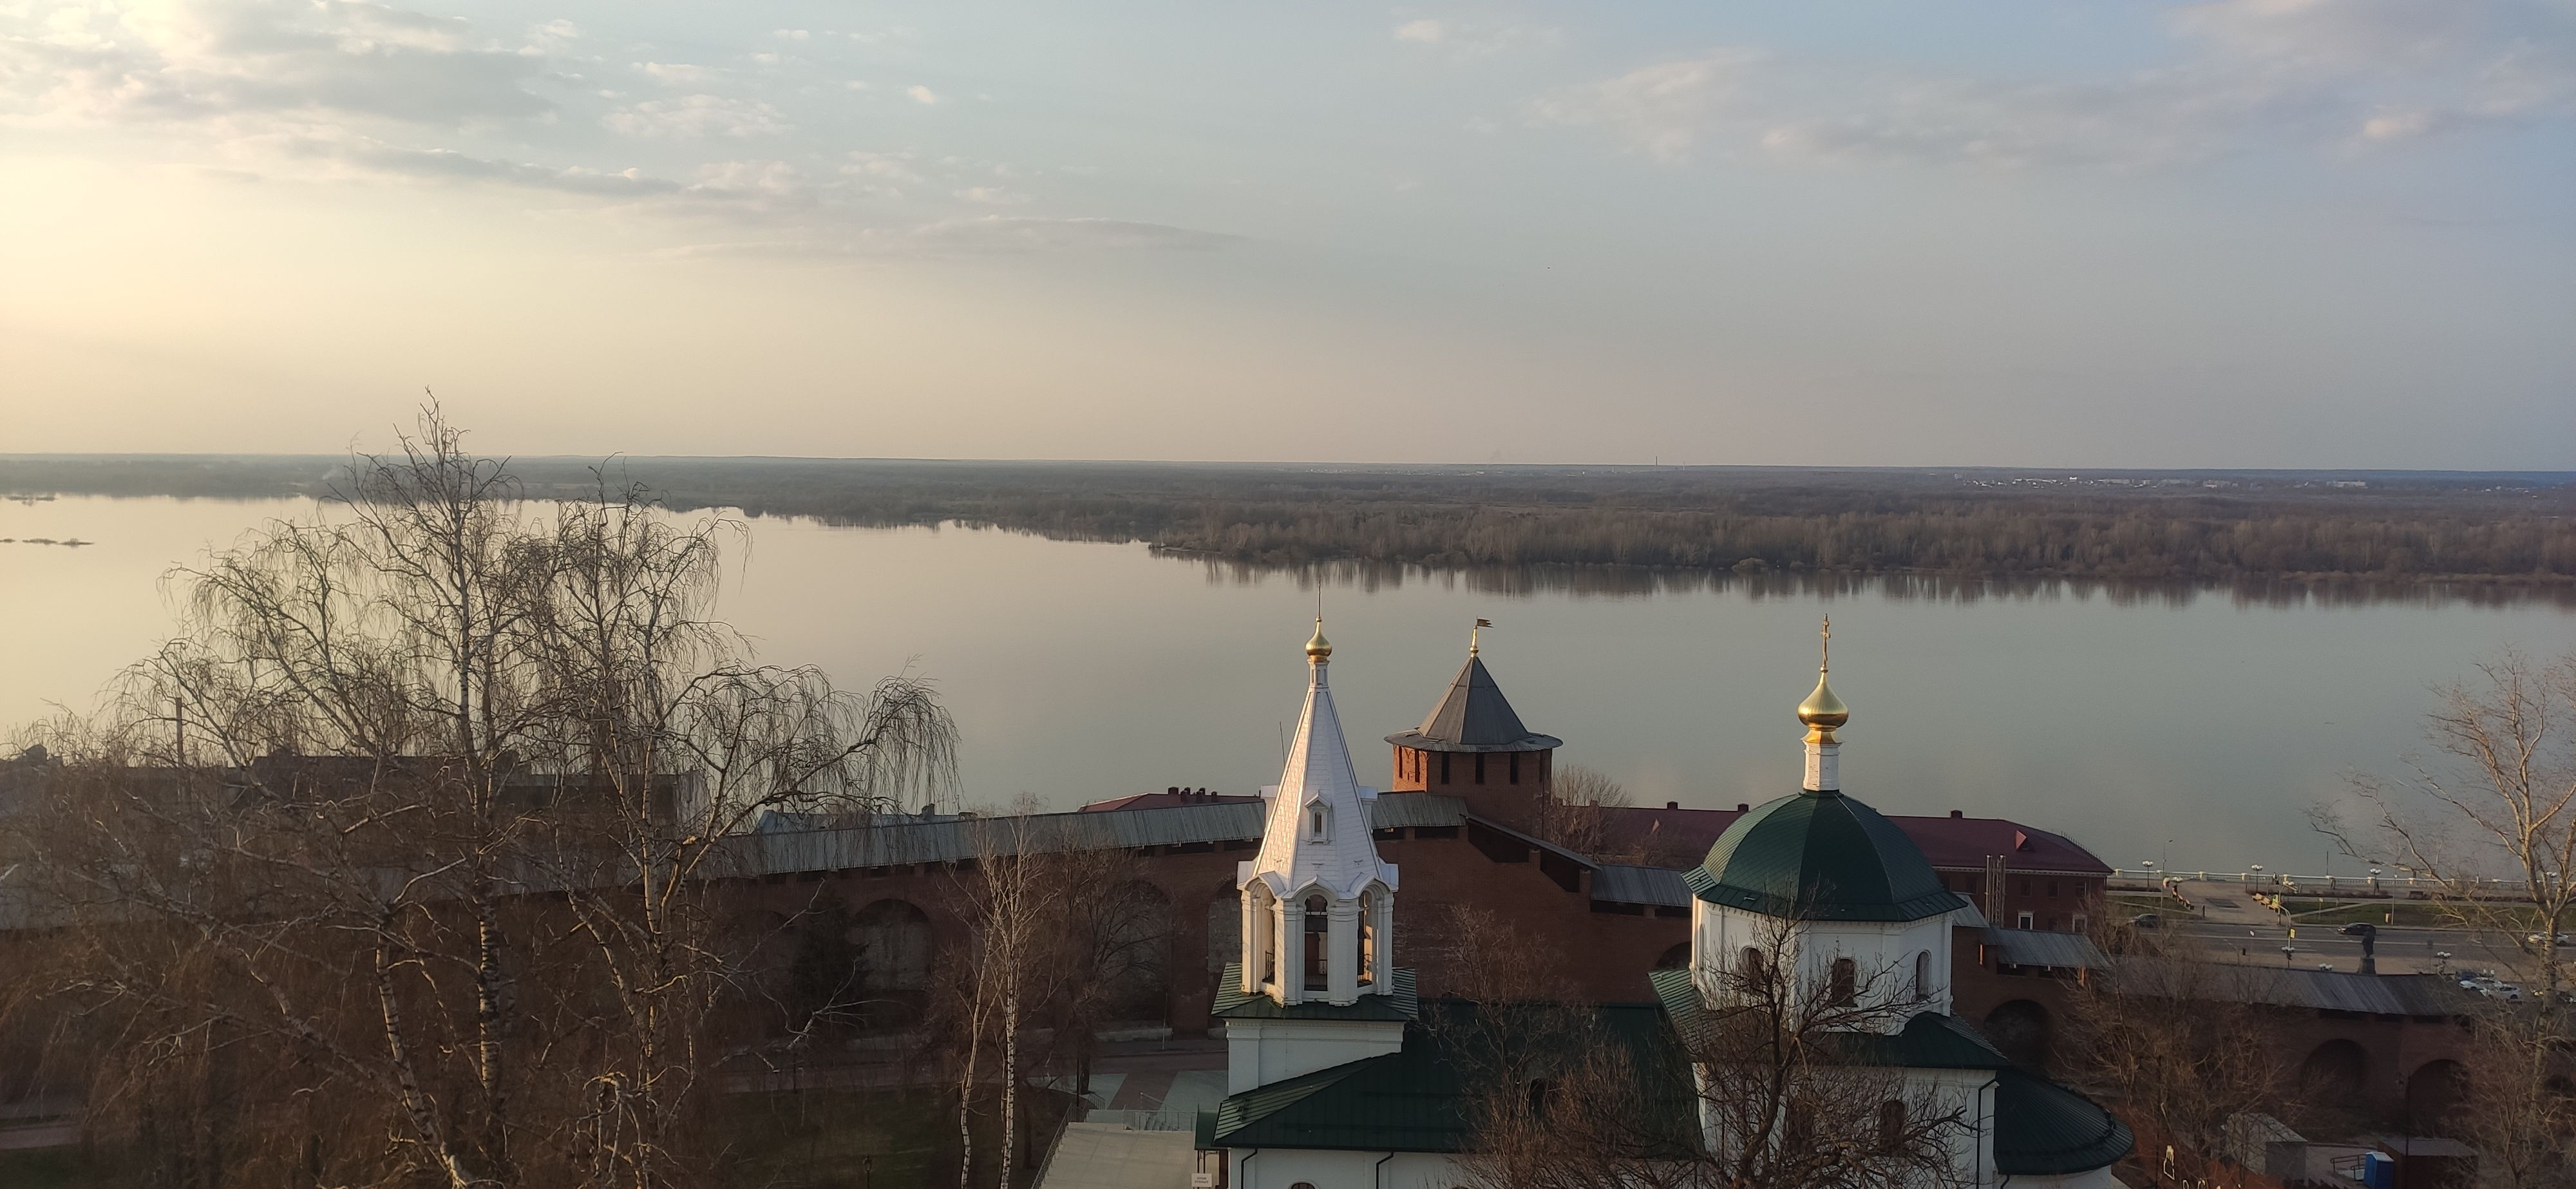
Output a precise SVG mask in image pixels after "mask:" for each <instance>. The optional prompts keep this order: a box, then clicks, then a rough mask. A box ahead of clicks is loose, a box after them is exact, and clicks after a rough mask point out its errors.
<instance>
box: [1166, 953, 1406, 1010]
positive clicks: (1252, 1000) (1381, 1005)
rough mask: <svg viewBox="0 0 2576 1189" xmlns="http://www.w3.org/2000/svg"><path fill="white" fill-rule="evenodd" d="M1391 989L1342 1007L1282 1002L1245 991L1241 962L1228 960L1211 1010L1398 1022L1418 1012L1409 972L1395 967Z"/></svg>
mask: <svg viewBox="0 0 2576 1189" xmlns="http://www.w3.org/2000/svg"><path fill="white" fill-rule="evenodd" d="M1392 981H1393V982H1394V984H1395V985H1394V987H1393V988H1392V989H1391V991H1392V993H1390V994H1385V995H1362V996H1360V997H1359V1002H1357V1003H1353V1004H1350V1005H1349V1006H1347V1007H1345V1006H1342V1005H1339V1004H1332V1003H1291V1004H1282V1003H1280V1002H1279V1001H1278V1000H1276V999H1273V998H1271V997H1269V996H1267V995H1246V994H1244V993H1243V991H1242V990H1241V988H1242V986H1243V963H1241V962H1228V963H1226V964H1225V974H1224V975H1222V976H1221V977H1220V978H1219V979H1218V981H1217V984H1216V1007H1215V1009H1214V1010H1215V1013H1216V1014H1217V1015H1219V1016H1222V1017H1224V1018H1226V1019H1229V1020H1376V1021H1383V1022H1400V1021H1404V1020H1410V1019H1412V1018H1414V1017H1415V1016H1418V1015H1421V1014H1422V999H1421V996H1419V995H1417V994H1415V993H1414V990H1413V972H1412V971H1410V970H1397V971H1396V972H1395V977H1394V979H1393V980H1392Z"/></svg>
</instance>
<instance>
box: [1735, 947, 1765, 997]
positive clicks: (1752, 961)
mask: <svg viewBox="0 0 2576 1189" xmlns="http://www.w3.org/2000/svg"><path fill="white" fill-rule="evenodd" d="M1736 973H1737V974H1738V975H1741V976H1742V977H1743V979H1744V988H1745V990H1747V991H1753V992H1759V991H1760V990H1761V989H1762V987H1763V986H1764V985H1765V984H1768V983H1769V982H1770V981H1771V969H1770V964H1769V963H1767V962H1765V961H1763V960H1762V951H1761V950H1759V949H1756V948H1754V947H1752V946H1749V945H1748V946H1746V947H1744V956H1743V959H1742V960H1741V961H1739V962H1738V963H1737V964H1736Z"/></svg>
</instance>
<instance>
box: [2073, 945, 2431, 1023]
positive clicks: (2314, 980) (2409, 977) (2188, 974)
mask: <svg viewBox="0 0 2576 1189" xmlns="http://www.w3.org/2000/svg"><path fill="white" fill-rule="evenodd" d="M2109 974H2110V977H2111V979H2112V982H2111V984H2110V985H2111V987H2112V989H2114V990H2117V991H2121V992H2123V993H2127V994H2137V995H2162V996H2166V997H2172V998H2184V999H2201V1000H2209V1001H2214V1002H2225V1003H2260V1004H2267V1005H2270V1006H2273V1007H2304V1008H2312V1009H2315V1010H2318V1011H2345V1012H2354V1013H2358V1014H2362V1015H2374V1016H2463V1015H2468V1014H2470V1013H2471V1012H2473V1011H2475V1010H2476V1009H2477V1007H2478V1005H2479V1004H2480V1003H2481V1002H2482V1000H2480V999H2479V998H2478V996H2477V994H2476V993H2475V992H2473V991H2469V990H2466V989H2464V988H2462V987H2461V986H2460V984H2459V980H2457V979H2455V978H2453V977H2451V976H2449V975H2441V974H2352V973H2348V972H2345V971H2340V970H2295V969H2284V968H2281V967H2276V966H2238V965H2232V964H2227V965H2222V964H2207V963H2189V962H2173V961H2167V960H2164V959H2159V958H2145V957H2125V958H2121V959H2120V960H2119V961H2117V962H2115V963H2112V964H2111V966H2110V968H2109Z"/></svg>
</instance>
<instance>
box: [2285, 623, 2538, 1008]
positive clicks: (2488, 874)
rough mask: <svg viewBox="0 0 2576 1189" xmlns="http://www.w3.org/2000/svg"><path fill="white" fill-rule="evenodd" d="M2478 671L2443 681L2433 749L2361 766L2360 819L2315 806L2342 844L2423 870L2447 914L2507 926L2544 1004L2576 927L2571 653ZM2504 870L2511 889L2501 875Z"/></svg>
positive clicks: (2430, 724)
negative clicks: (2565, 937)
mask: <svg viewBox="0 0 2576 1189" xmlns="http://www.w3.org/2000/svg"><path fill="white" fill-rule="evenodd" d="M2478 673H2479V680H2478V681H2477V682H2475V683H2467V682H2453V683H2450V684H2448V685H2444V686H2441V687H2439V692H2440V694H2441V697H2442V705H2441V708H2440V709H2437V710H2435V711H2434V712H2433V713H2432V714H2430V715H2428V716H2427V722H2426V734H2427V735H2428V736H2429V738H2430V740H2431V742H2432V744H2433V750H2434V756H2433V757H2432V758H2431V759H2429V760H2419V761H2415V762H2413V764H2412V766H2413V768H2414V772H2413V775H2412V776H2411V777H2410V778H2408V779H2404V780H2396V781H2391V780H2384V779H2379V778H2368V777H2365V778H2361V779H2359V780H2357V781H2356V782H2355V789H2354V792H2355V795H2356V796H2357V798H2358V799H2359V801H2360V804H2361V807H2362V808H2361V811H2360V814H2359V818H2360V820H2359V821H2357V822H2347V821H2346V820H2345V819H2344V817H2343V816H2342V815H2341V814H2339V813H2337V812H2335V811H2334V810H2333V809H2331V808H2321V809H2319V810H2318V811H2317V812H2316V814H2315V817H2316V819H2317V823H2318V828H2319V829H2321V830H2324V831H2325V832H2326V833H2328V834H2329V835H2330V836H2331V837H2333V838H2334V839H2335V840H2336V841H2337V843H2338V844H2339V845H2340V846H2341V848H2342V849H2343V851H2344V853H2346V854H2348V855H2351V856H2353V857H2355V858H2358V859H2362V860H2365V861H2367V862H2372V863H2378V864H2381V865H2383V866H2391V867H2397V868H2400V869H2402V870H2406V871H2409V872H2412V873H2414V874H2416V875H2418V876H2423V877H2429V878H2431V879H2432V880H2433V881H2434V882H2435V884H2436V885H2437V886H2438V887H2439V888H2440V902H2441V904H2442V906H2443V908H2444V909H2445V910H2446V911H2447V912H2448V913H2449V914H2450V915H2451V916H2453V917H2454V918H2455V919H2457V920H2459V921H2460V922H2461V923H2463V924H2466V925H2470V926H2473V927H2477V928H2482V929H2497V930H2502V931H2503V932H2505V933H2506V935H2507V936H2510V937H2512V938H2513V939H2514V941H2515V943H2516V944H2517V945H2520V946H2521V947H2522V948H2523V950H2524V952H2526V953H2528V954H2530V955H2531V956H2532V958H2533V960H2534V961H2535V962H2536V963H2537V965H2538V967H2539V970H2540V974H2541V979H2540V981H2541V994H2540V997H2539V999H2540V1006H2541V1011H2542V1012H2543V1013H2544V1014H2552V1013H2555V1012H2556V1011H2557V1010H2558V1007H2559V1004H2558V989H2559V987H2560V986H2561V985H2562V983H2563V982H2564V978H2563V974H2562V968H2563V967H2564V966H2565V964H2566V960H2567V953H2566V952H2565V951H2564V950H2563V949H2562V947H2560V946H2558V945H2557V944H2556V940H2555V939H2556V937H2557V936H2558V935H2559V934H2561V933H2564V932H2566V931H2568V930H2570V929H2571V928H2576V919H2571V918H2576V911H2571V910H2572V909H2576V654H2571V655H2569V656H2567V657H2563V658H2561V659H2559V660H2557V661H2555V662H2551V663H2548V664H2545V665H2543V664H2538V663H2535V662H2533V661H2532V660H2530V659H2529V658H2527V657H2524V656H2523V655H2521V654H2520V653H2515V652H2507V653H2505V654H2504V655H2503V656H2502V657H2500V658H2498V659H2496V660H2494V661H2490V662H2487V663H2484V664H2481V665H2479V666H2478ZM2499 871H2504V872H2510V873H2511V874H2512V875H2513V876H2515V877H2518V879H2519V881H2520V882H2521V885H2522V891H2521V894H2520V895H2518V896H2516V895H2508V894H2504V893H2502V892H2501V891H2500V890H2499V889H2498V887H2497V884H2496V880H2495V877H2496V875H2497V873H2498V872H2499Z"/></svg>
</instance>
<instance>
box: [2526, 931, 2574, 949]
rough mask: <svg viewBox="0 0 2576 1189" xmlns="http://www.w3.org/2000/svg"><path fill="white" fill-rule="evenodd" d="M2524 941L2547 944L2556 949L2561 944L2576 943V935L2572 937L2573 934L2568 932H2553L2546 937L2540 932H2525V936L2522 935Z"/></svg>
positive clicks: (2527, 943)
mask: <svg viewBox="0 0 2576 1189" xmlns="http://www.w3.org/2000/svg"><path fill="white" fill-rule="evenodd" d="M2522 941H2523V944H2525V945H2531V946H2540V945H2546V946H2549V947H2551V948H2552V949H2555V948H2557V947H2559V946H2568V945H2576V937H2571V936H2569V935H2567V934H2565V933H2558V934H2553V935H2550V936H2548V937H2546V938H2544V937H2543V936H2542V935H2541V934H2538V933H2526V934H2524V935H2523V937H2522Z"/></svg>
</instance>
